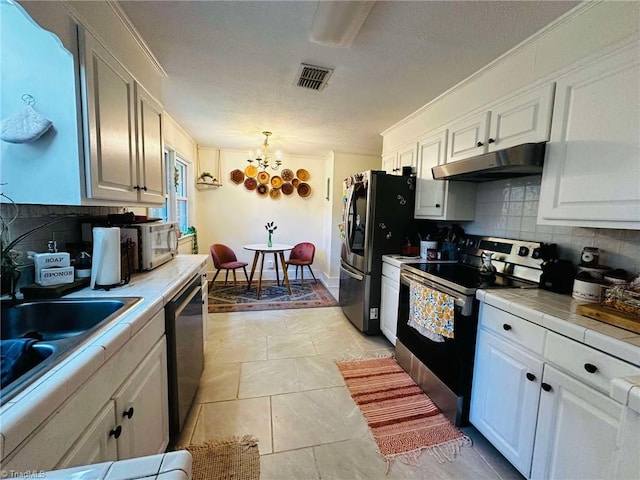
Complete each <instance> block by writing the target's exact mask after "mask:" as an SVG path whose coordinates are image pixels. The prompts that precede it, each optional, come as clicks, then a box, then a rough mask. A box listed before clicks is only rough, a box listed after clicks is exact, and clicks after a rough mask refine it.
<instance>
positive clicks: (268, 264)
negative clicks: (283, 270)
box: [267, 260, 273, 270]
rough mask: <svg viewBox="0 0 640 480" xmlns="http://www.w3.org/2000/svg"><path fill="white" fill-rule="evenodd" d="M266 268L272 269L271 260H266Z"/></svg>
mask: <svg viewBox="0 0 640 480" xmlns="http://www.w3.org/2000/svg"><path fill="white" fill-rule="evenodd" d="M267 268H268V269H269V270H273V260H267Z"/></svg>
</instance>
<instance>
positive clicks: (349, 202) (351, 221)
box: [345, 187, 355, 253]
mask: <svg viewBox="0 0 640 480" xmlns="http://www.w3.org/2000/svg"><path fill="white" fill-rule="evenodd" d="M347 192H348V193H347V205H346V208H345V212H346V217H347V218H346V222H347V239H346V240H347V242H346V243H347V250H348V252H349V253H351V244H352V243H353V224H354V222H355V212H352V211H351V209H352V205H353V193H354V192H355V189H354V188H353V187H350V188H349V189H348V190H347Z"/></svg>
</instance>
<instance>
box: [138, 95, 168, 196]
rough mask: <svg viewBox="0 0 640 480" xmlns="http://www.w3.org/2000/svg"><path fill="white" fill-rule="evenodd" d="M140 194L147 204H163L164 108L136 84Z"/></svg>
mask: <svg viewBox="0 0 640 480" xmlns="http://www.w3.org/2000/svg"><path fill="white" fill-rule="evenodd" d="M136 110H137V114H138V118H137V121H138V122H137V127H138V128H137V133H138V151H137V155H138V157H137V158H138V184H137V186H138V187H139V188H138V191H139V193H140V201H141V202H144V203H164V194H165V191H164V189H165V179H164V154H163V147H162V105H160V104H159V103H158V102H156V101H155V100H154V99H153V97H151V95H149V94H148V93H147V91H146V90H144V88H142V86H140V85H139V84H136Z"/></svg>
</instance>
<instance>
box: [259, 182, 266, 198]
mask: <svg viewBox="0 0 640 480" xmlns="http://www.w3.org/2000/svg"><path fill="white" fill-rule="evenodd" d="M256 191H257V192H258V195H260V196H262V197H264V196H265V195H268V194H269V185H265V184H264V183H261V184H260V185H258V188H256Z"/></svg>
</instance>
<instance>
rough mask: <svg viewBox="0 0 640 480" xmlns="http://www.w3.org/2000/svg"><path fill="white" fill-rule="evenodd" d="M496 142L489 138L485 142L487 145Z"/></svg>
mask: <svg viewBox="0 0 640 480" xmlns="http://www.w3.org/2000/svg"><path fill="white" fill-rule="evenodd" d="M495 142H496V141H495V140H494V139H493V138H490V139H489V140H487V143H495Z"/></svg>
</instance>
